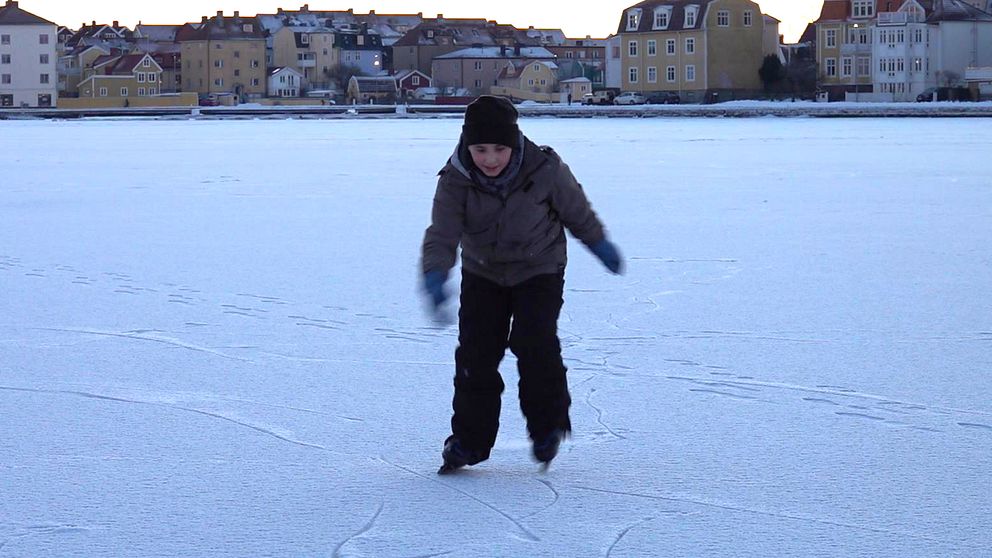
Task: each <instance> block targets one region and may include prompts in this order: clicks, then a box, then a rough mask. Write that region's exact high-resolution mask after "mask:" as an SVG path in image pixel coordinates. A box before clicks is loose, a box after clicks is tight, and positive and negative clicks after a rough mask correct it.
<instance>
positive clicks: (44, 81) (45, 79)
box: [39, 74, 49, 85]
mask: <svg viewBox="0 0 992 558" xmlns="http://www.w3.org/2000/svg"><path fill="white" fill-rule="evenodd" d="M48 76H49V74H41V75H40V76H39V77H40V78H41V83H42V85H45V84H47V83H48Z"/></svg>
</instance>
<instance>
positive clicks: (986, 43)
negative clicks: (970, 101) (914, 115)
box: [871, 0, 992, 101]
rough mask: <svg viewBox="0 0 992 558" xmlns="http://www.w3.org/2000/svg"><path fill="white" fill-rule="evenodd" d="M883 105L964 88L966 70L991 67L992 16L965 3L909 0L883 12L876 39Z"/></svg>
mask: <svg viewBox="0 0 992 558" xmlns="http://www.w3.org/2000/svg"><path fill="white" fill-rule="evenodd" d="M872 60H873V62H874V68H873V80H872V81H873V90H874V94H873V95H872V96H871V97H872V98H873V99H874V100H878V101H914V100H916V96H917V95H919V94H920V93H922V92H924V91H926V90H928V89H930V88H934V87H965V86H966V83H965V81H964V77H965V70H966V69H967V68H969V67H976V66H989V65H992V14H989V13H987V12H985V11H983V10H980V9H978V8H976V7H975V6H974V2H966V1H965V0H929V1H921V0H905V1H904V2H903V3H902V5H901V6H900V7H899V9H898V10H897V11H895V12H879V13H878V18H877V20H876V22H875V25H874V28H873V34H872Z"/></svg>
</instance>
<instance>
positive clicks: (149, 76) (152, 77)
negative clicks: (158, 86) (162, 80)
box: [147, 74, 158, 83]
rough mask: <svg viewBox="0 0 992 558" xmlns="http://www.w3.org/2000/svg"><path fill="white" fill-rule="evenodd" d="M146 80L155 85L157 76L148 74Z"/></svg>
mask: <svg viewBox="0 0 992 558" xmlns="http://www.w3.org/2000/svg"><path fill="white" fill-rule="evenodd" d="M147 79H148V81H149V82H151V83H157V82H158V76H157V75H155V74H148V78H147Z"/></svg>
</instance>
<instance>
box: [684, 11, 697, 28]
mask: <svg viewBox="0 0 992 558" xmlns="http://www.w3.org/2000/svg"><path fill="white" fill-rule="evenodd" d="M685 26H686V27H695V26H696V10H695V9H693V8H688V9H686V11H685Z"/></svg>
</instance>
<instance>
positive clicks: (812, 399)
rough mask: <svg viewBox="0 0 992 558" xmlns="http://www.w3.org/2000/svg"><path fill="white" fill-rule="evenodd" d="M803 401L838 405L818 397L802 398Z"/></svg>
mask: <svg viewBox="0 0 992 558" xmlns="http://www.w3.org/2000/svg"><path fill="white" fill-rule="evenodd" d="M803 401H808V402H810V403H819V404H824V405H840V403H837V402H836V401H831V400H829V399H822V398H820V397H803Z"/></svg>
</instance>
